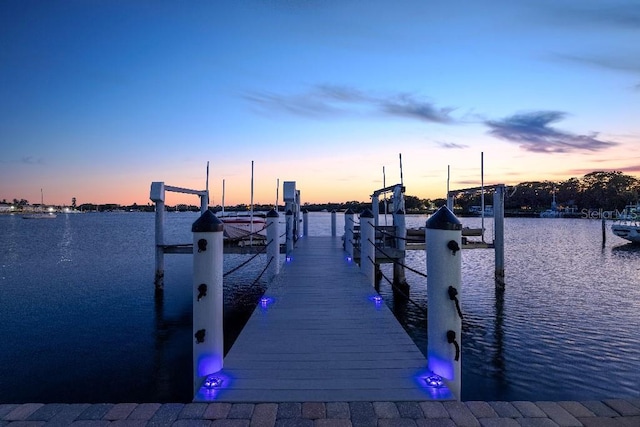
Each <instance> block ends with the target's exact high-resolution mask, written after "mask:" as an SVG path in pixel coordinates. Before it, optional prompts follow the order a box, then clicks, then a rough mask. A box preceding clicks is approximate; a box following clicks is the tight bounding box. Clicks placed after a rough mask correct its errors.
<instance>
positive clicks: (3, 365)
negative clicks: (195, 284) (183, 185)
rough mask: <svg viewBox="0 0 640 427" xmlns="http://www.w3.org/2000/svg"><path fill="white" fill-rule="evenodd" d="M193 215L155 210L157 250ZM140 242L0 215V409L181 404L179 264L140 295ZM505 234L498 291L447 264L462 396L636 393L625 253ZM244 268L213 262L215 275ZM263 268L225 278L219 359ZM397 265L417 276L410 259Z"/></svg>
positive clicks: (515, 223) (317, 218) (636, 344)
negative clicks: (456, 293) (455, 287)
mask: <svg viewBox="0 0 640 427" xmlns="http://www.w3.org/2000/svg"><path fill="white" fill-rule="evenodd" d="M197 217H198V215H197V214H188V213H186V214H178V213H176V214H167V224H166V226H167V229H166V240H167V241H168V242H169V243H187V242H190V241H191V239H192V236H191V232H190V229H191V224H192V223H193V221H194V220H195V219H197ZM425 221H426V217H425V216H408V217H407V224H408V226H412V227H419V226H424V222H425ZM462 222H463V224H464V225H469V226H475V225H479V223H480V219H477V218H472V219H466V218H464V219H462ZM381 223H384V220H381ZM491 225H492V221H491V219H486V220H485V226H486V227H487V228H488V233H489V236H490V235H491ZM342 226H343V216H342V215H338V230H340V229H341V228H342ZM153 230H154V216H153V214H145V213H123V214H117V213H111V214H108V213H101V214H97V213H96V214H83V215H59V216H58V218H56V219H55V220H41V221H33V220H32V221H26V220H23V219H22V218H20V217H17V216H6V215H1V216H0V248H1V249H0V251H1V252H0V340H1V342H2V343H3V344H4V345H3V349H2V351H0V402H4V403H7V402H27V401H29V402H34V401H37V402H105V401H109V402H132V401H134V402H154V401H159V402H166V401H190V399H191V346H192V344H191V342H192V336H191V335H192V332H191V287H192V284H191V258H190V257H189V256H188V255H167V256H166V258H165V263H166V266H165V267H166V272H165V292H164V295H163V296H162V298H156V297H155V295H154V287H153V268H154V259H153V242H154V236H153ZM505 233H506V236H505V238H506V256H505V265H506V290H505V291H504V293H496V291H495V287H494V282H493V268H494V264H493V252H492V251H491V250H468V251H464V252H463V272H462V276H463V286H462V306H463V311H464V314H465V321H464V323H463V337H462V346H463V350H462V361H463V380H462V381H463V399H464V400H472V399H482V400H498V399H499V400H538V399H550V400H560V399H602V398H610V397H629V396H635V397H637V396H640V385H639V384H640V283H639V280H638V278H639V277H640V248H636V247H632V246H630V245H626V244H625V241H624V240H621V239H619V238H617V237H615V236H613V235H612V234H611V233H610V232H609V233H608V235H607V244H606V246H605V247H604V248H603V247H602V244H601V232H600V223H599V222H598V221H587V220H580V219H575V220H570V219H566V220H565V219H562V220H551V219H546V220H542V219H511V218H507V219H506V220H505ZM309 234H311V235H329V234H330V214H321V213H318V214H313V213H312V214H310V215H309ZM339 234H341V232H340V231H339ZM246 259H248V256H243V255H225V271H228V270H230V269H231V268H233V267H234V266H236V265H239V264H240V263H241V262H243V261H244V260H246ZM264 261H265V260H264V258H262V255H261V256H259V257H258V258H257V259H256V260H255V261H254V262H252V263H250V264H249V265H248V266H246V267H244V268H242V269H241V270H239V271H238V272H237V273H234V274H232V275H230V276H228V277H226V278H225V330H226V332H228V333H227V335H226V337H225V338H226V341H227V342H226V345H227V347H228V346H229V345H230V344H231V342H232V341H233V339H234V338H235V336H236V335H237V333H238V332H239V329H240V328H241V325H242V323H243V322H244V321H245V319H246V318H247V317H248V316H249V315H250V313H251V311H252V309H253V307H254V305H255V301H257V299H258V297H259V295H260V294H261V293H262V292H263V290H264V289H265V287H266V284H265V283H264V282H262V281H260V282H258V283H257V284H256V285H253V286H252V285H251V283H252V282H253V281H254V279H255V278H256V277H257V276H258V274H259V273H260V271H261V270H262V268H263V266H264ZM407 263H408V264H409V265H410V266H412V267H413V268H416V269H418V270H420V271H424V270H425V265H426V262H425V257H424V253H423V252H420V251H412V252H410V253H409V255H408V260H407ZM383 270H384V271H385V274H388V275H389V276H390V267H389V266H384V268H383ZM407 280H408V281H409V283H410V285H411V298H412V300H414V301H415V302H416V303H417V304H418V305H420V306H421V307H420V308H417V307H416V306H415V305H413V304H411V303H408V302H406V301H393V297H392V292H391V289H390V286H389V285H388V284H387V283H386V282H385V281H384V280H383V281H382V283H381V291H380V292H381V293H382V294H383V296H385V300H386V301H387V304H389V306H390V307H391V308H392V309H393V310H394V312H395V313H396V316H397V317H398V318H399V319H401V322H402V323H403V325H404V326H405V328H406V329H407V330H408V331H409V333H410V335H411V336H412V337H413V339H414V341H415V342H416V344H417V345H418V346H419V347H420V348H421V349H422V350H423V351H426V314H425V313H424V311H423V310H424V308H426V279H424V278H422V277H420V276H418V275H416V274H414V273H411V272H407Z"/></svg>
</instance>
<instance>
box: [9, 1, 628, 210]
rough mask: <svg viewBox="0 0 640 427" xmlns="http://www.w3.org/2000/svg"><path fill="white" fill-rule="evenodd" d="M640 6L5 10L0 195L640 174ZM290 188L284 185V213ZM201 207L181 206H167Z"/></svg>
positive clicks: (54, 4)
mask: <svg viewBox="0 0 640 427" xmlns="http://www.w3.org/2000/svg"><path fill="white" fill-rule="evenodd" d="M639 143H640V2H638V0H606V1H604V0H598V1H596V0H579V1H578V0H564V1H558V0H518V1H514V0H487V1H468V0H466V1H462V0H446V1H444V0H429V1H427V0H214V1H187V2H185V1H152V0H145V1H137V0H89V1H88V0H65V1H56V0H50V1H44V0H35V1H34V0H3V1H2V2H0V200H2V199H7V200H9V201H10V200H12V199H14V198H18V199H20V198H24V199H27V200H29V201H30V202H32V203H38V202H39V200H40V189H41V188H42V189H43V190H44V195H45V203H48V204H66V205H69V204H71V198H72V197H76V199H77V202H78V204H81V203H89V202H92V203H119V204H124V205H128V204H132V203H134V202H135V203H138V204H147V203H149V202H150V201H149V187H150V184H151V182H152V181H164V182H165V183H166V184H168V185H173V186H180V187H187V188H193V189H204V187H205V178H206V163H207V161H209V162H210V180H209V185H210V190H211V202H212V204H219V203H220V202H221V196H222V194H221V193H222V182H223V180H224V182H225V188H226V194H225V202H226V204H227V205H232V204H237V203H248V202H249V199H250V185H251V161H254V162H255V163H254V164H255V166H254V181H255V197H254V198H255V202H256V203H271V202H274V201H275V198H276V182H277V180H278V179H279V180H280V183H281V185H282V182H283V181H285V180H287V181H289V180H290V181H296V182H297V187H298V189H300V190H301V192H302V201H303V202H329V201H335V202H338V201H347V200H359V201H364V200H367V199H368V197H369V195H370V194H371V193H372V191H374V190H376V189H378V188H381V187H382V184H383V173H382V171H383V167H384V168H385V172H386V184H387V185H391V184H395V183H398V182H399V181H400V169H399V160H398V155H399V153H401V154H402V161H403V178H404V184H405V185H406V187H407V193H408V194H410V195H414V196H417V197H420V198H437V197H445V192H446V180H447V165H450V168H451V188H452V189H455V188H464V187H470V186H477V185H479V184H480V153H481V152H484V172H485V176H484V181H485V183H486V184H493V183H506V184H515V183H518V182H523V181H528V180H564V179H567V178H570V177H581V176H583V175H584V174H586V173H588V172H591V171H594V170H619V171H622V172H624V173H626V174H629V175H634V176H640V145H639ZM281 198H282V189H280V200H281ZM183 202H186V203H190V204H195V205H197V204H198V200H197V198H196V197H195V196H179V195H171V196H169V197H168V200H167V203H168V204H175V203H183Z"/></svg>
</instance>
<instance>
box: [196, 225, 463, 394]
mask: <svg viewBox="0 0 640 427" xmlns="http://www.w3.org/2000/svg"><path fill="white" fill-rule="evenodd" d="M376 295H377V293H376V292H375V290H374V288H373V287H372V286H371V285H369V284H368V283H366V279H365V276H364V275H363V274H361V273H360V270H359V267H358V266H357V264H355V263H354V262H353V261H349V260H348V259H347V257H346V255H345V253H344V251H343V250H342V240H341V239H340V238H339V237H303V238H301V239H300V240H298V242H297V245H296V248H295V249H294V251H293V253H292V259H291V261H289V262H287V263H285V265H284V266H283V268H282V270H281V272H280V274H279V275H278V276H277V277H276V278H275V279H274V281H273V282H272V284H271V285H270V286H269V288H268V289H267V291H266V293H265V297H267V298H269V301H268V302H267V303H266V304H259V305H258V307H257V308H256V310H255V311H254V313H253V314H252V316H251V318H250V319H249V321H248V323H247V324H246V326H245V328H244V329H243V331H242V333H241V334H240V336H239V337H238V339H237V340H236V342H235V344H234V345H233V347H232V348H231V350H230V351H229V353H228V354H227V356H226V357H225V359H224V368H223V370H222V371H221V372H220V373H219V375H220V378H222V379H223V383H222V386H221V387H220V388H219V389H214V390H204V389H201V391H200V392H199V393H197V394H196V396H195V397H194V401H218V402H301V401H315V402H326V401H424V400H431V399H452V398H453V397H452V396H451V393H450V392H449V391H448V389H446V387H445V388H440V389H433V388H429V387H427V386H426V384H425V383H424V378H426V377H427V376H428V374H429V372H428V371H427V361H426V359H425V357H424V355H423V354H422V353H421V352H420V350H419V349H418V348H417V347H416V345H415V344H414V343H413V341H412V340H411V338H410V337H409V336H408V335H407V333H406V332H405V330H404V329H403V328H402V326H401V325H400V324H399V323H398V321H397V320H396V319H395V317H394V316H393V314H392V313H391V311H390V310H389V309H388V308H387V306H386V305H385V303H384V302H381V303H380V302H377V303H376V301H375V300H374V298H373V297H374V296H376Z"/></svg>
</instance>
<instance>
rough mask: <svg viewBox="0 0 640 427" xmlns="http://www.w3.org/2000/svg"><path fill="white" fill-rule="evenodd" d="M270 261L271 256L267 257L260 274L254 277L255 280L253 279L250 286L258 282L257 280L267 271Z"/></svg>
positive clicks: (271, 259)
mask: <svg viewBox="0 0 640 427" xmlns="http://www.w3.org/2000/svg"><path fill="white" fill-rule="evenodd" d="M271 261H273V257H271V258H269V262H267V265H265V266H264V268H263V269H262V271H261V272H260V274H259V275H258V277H256V280H254V281H253V283H251V285H250V286H253V285H255V284H256V283H258V281H259V280H260V278H261V277H262V275H263V274H264V272H265V271H267V268H269V264H271Z"/></svg>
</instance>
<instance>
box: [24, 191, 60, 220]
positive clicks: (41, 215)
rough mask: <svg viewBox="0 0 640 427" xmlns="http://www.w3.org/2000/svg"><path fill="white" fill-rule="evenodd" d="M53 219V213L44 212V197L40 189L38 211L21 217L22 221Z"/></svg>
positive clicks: (54, 215)
mask: <svg viewBox="0 0 640 427" xmlns="http://www.w3.org/2000/svg"><path fill="white" fill-rule="evenodd" d="M55 217H56V214H55V213H53V212H45V211H44V196H43V194H42V188H41V189H40V207H39V208H38V211H37V212H34V213H30V214H24V215H22V218H24V219H54V218H55Z"/></svg>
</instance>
